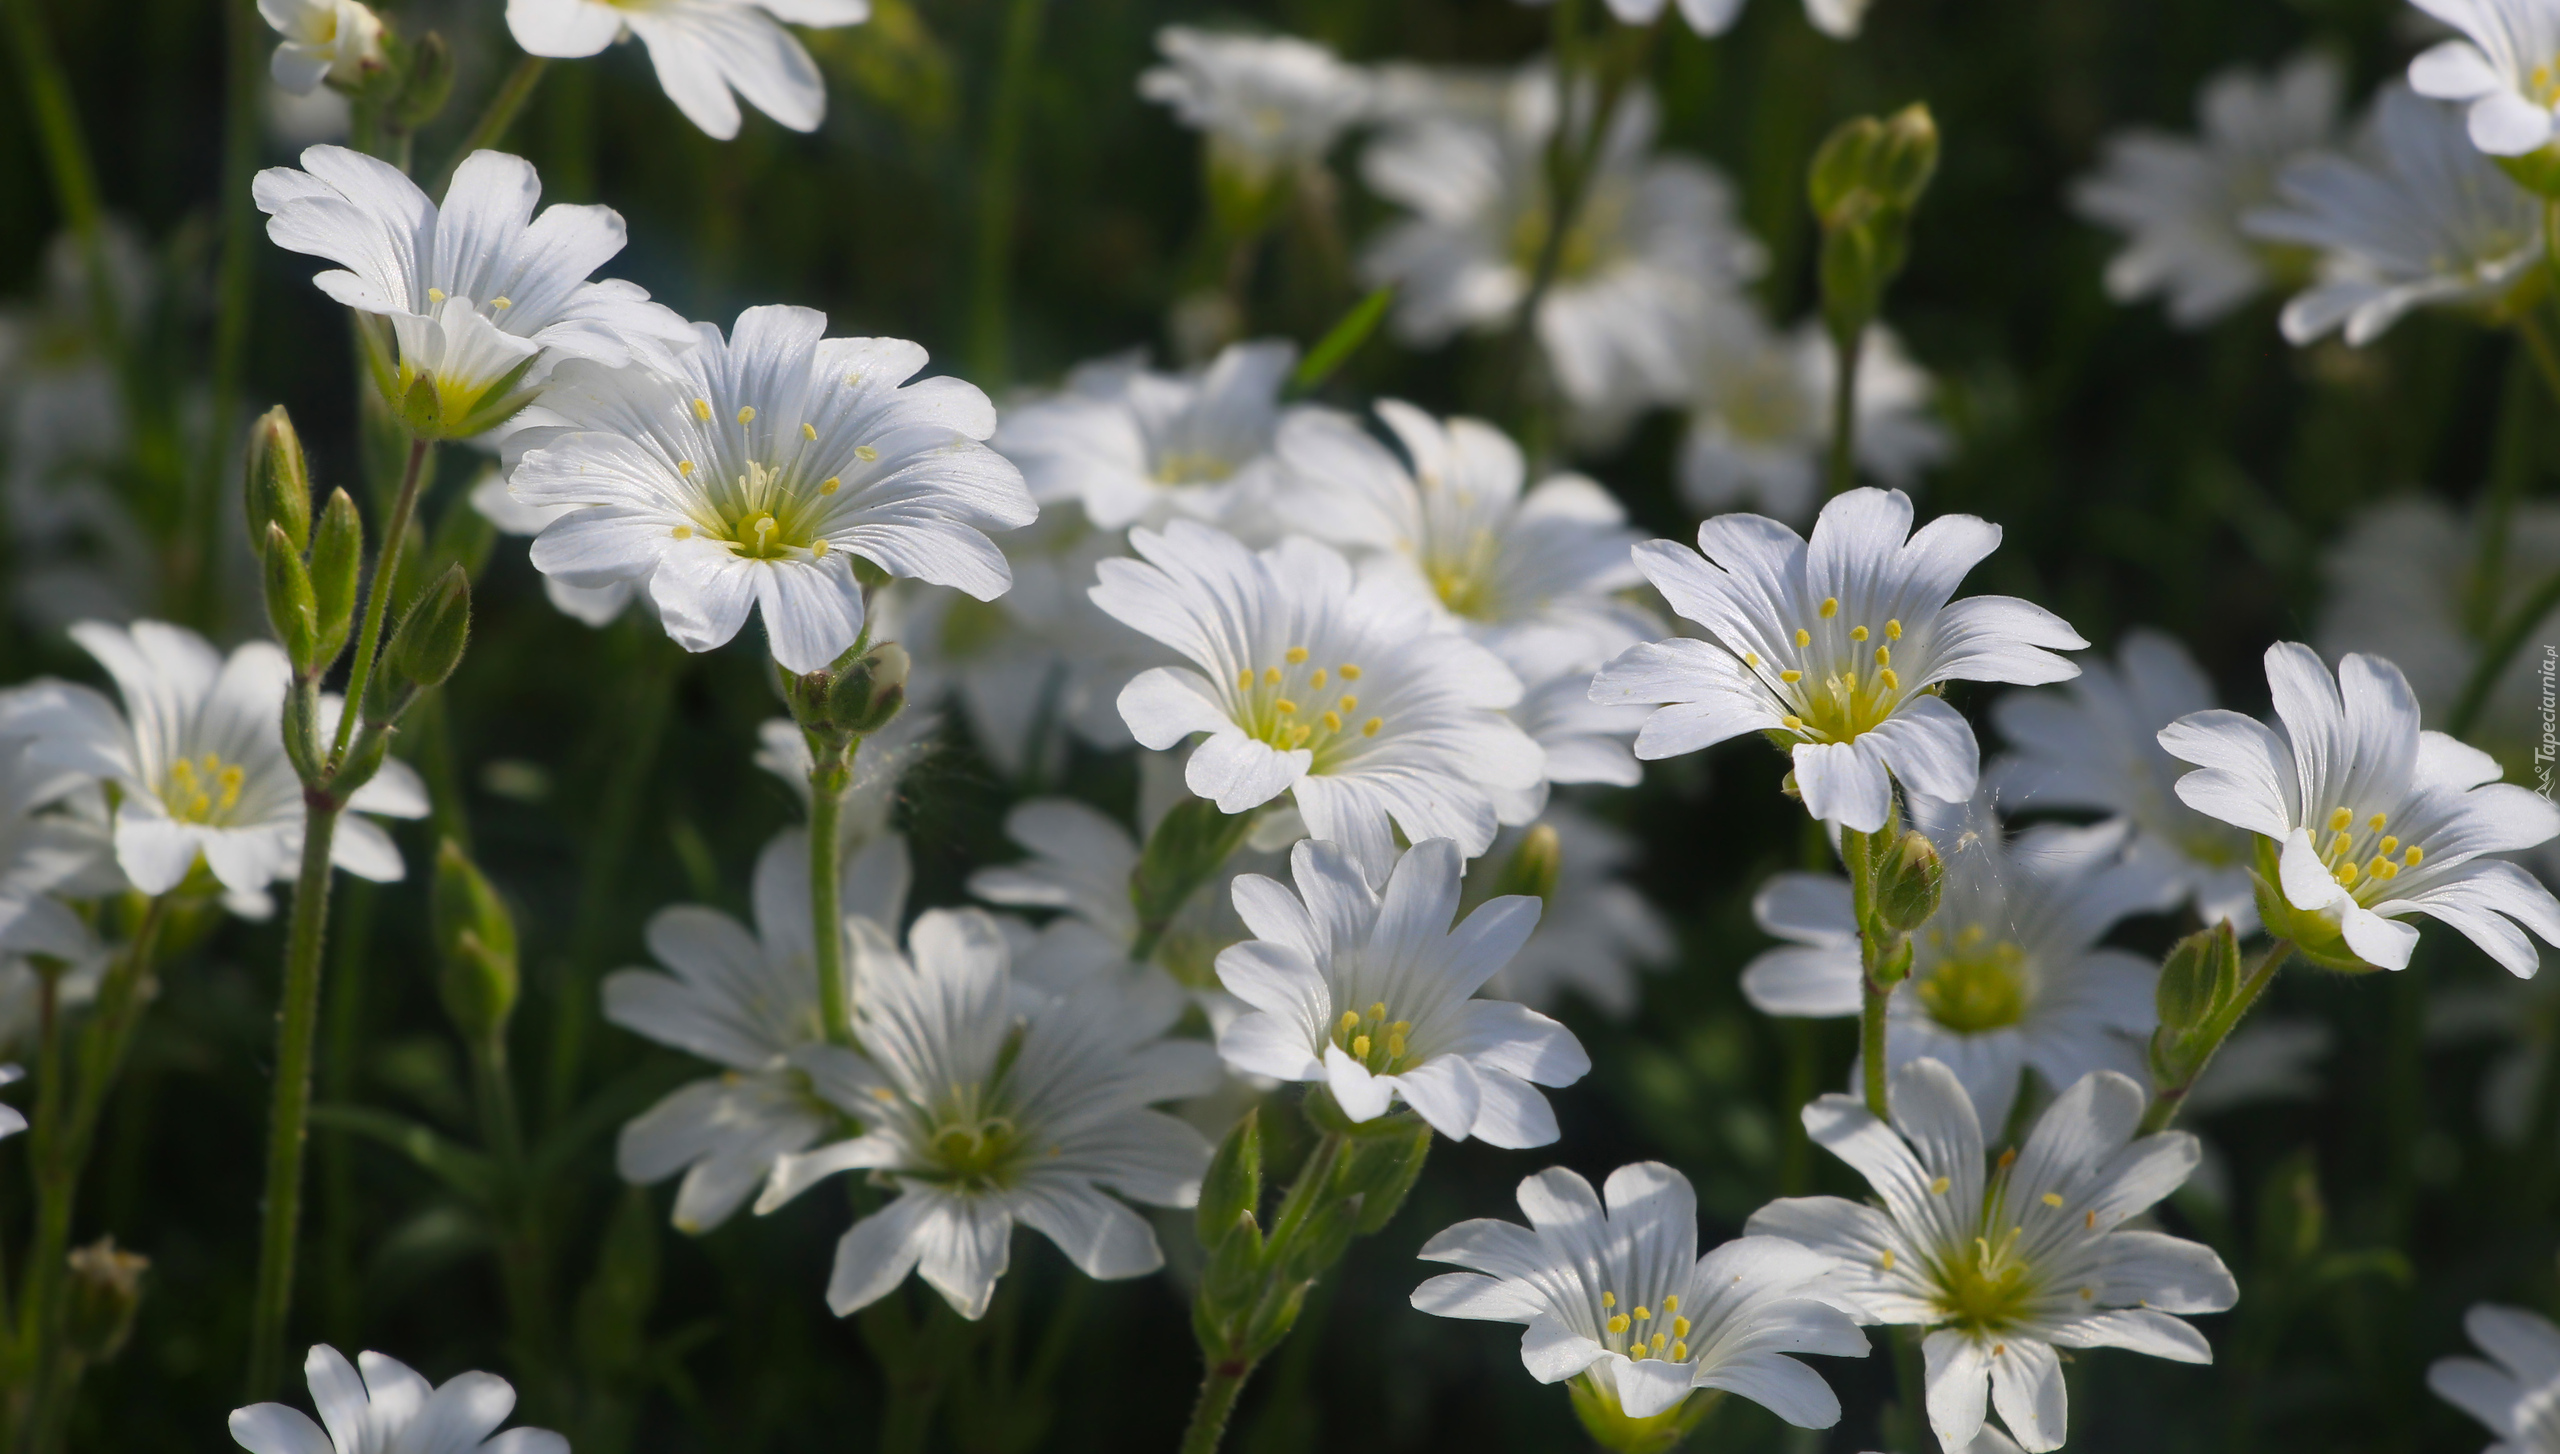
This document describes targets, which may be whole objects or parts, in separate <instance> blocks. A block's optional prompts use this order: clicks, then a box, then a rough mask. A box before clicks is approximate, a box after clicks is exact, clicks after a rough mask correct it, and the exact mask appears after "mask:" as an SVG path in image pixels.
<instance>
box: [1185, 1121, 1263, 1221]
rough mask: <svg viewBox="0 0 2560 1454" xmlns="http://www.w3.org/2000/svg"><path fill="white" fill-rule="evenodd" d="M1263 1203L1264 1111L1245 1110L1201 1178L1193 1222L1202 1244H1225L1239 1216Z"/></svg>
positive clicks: (1248, 1212)
mask: <svg viewBox="0 0 2560 1454" xmlns="http://www.w3.org/2000/svg"><path fill="white" fill-rule="evenodd" d="M1261 1205H1262V1113H1261V1111H1260V1110H1259V1109H1256V1110H1251V1111H1247V1112H1245V1113H1244V1119H1243V1120H1241V1121H1238V1122H1236V1126H1235V1129H1234V1130H1232V1131H1229V1132H1228V1133H1227V1138H1226V1139H1225V1140H1223V1141H1221V1142H1219V1143H1218V1154H1217V1155H1215V1156H1213V1157H1211V1158H1210V1159H1209V1172H1208V1174H1207V1175H1206V1176H1204V1177H1202V1178H1201V1180H1200V1206H1199V1209H1198V1211H1197V1212H1196V1213H1195V1218H1194V1223H1193V1225H1194V1226H1196V1227H1197V1228H1198V1229H1199V1232H1200V1245H1201V1246H1203V1247H1207V1248H1210V1249H1212V1250H1213V1251H1214V1250H1217V1249H1219V1248H1221V1247H1223V1246H1224V1241H1223V1239H1224V1238H1225V1237H1227V1235H1228V1234H1230V1233H1232V1232H1233V1231H1235V1229H1236V1226H1237V1219H1238V1218H1239V1217H1246V1216H1250V1215H1251V1213H1252V1212H1253V1211H1254V1210H1255V1209H1256V1208H1258V1207H1260V1206H1261Z"/></svg>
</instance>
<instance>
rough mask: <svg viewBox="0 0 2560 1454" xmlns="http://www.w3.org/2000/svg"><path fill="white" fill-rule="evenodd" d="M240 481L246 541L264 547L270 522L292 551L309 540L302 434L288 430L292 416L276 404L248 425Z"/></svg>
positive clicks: (308, 484)
mask: <svg viewBox="0 0 2560 1454" xmlns="http://www.w3.org/2000/svg"><path fill="white" fill-rule="evenodd" d="M242 485H243V488H242V491H241V499H242V502H243V503H244V504H245V505H246V507H247V509H248V512H249V542H250V544H251V545H253V546H255V547H256V548H258V549H260V550H264V549H265V548H266V544H267V527H268V526H270V525H273V526H275V527H277V528H278V529H281V530H282V531H283V532H284V538H285V539H286V541H288V542H289V543H290V544H291V545H292V546H293V549H294V551H295V553H297V554H299V553H300V552H301V551H302V550H303V548H304V547H306V546H308V545H309V544H310V543H311V466H310V463H309V461H308V460H307V459H305V458H304V456H303V453H302V436H301V435H300V434H298V433H296V432H294V427H293V418H292V416H291V415H289V414H287V413H285V409H284V406H283V405H282V404H278V405H277V406H275V407H274V408H272V409H269V410H268V411H267V412H266V413H264V414H261V415H259V416H258V422H257V423H255V424H252V425H250V426H249V461H248V468H247V470H246V471H245V472H244V478H243V480H242Z"/></svg>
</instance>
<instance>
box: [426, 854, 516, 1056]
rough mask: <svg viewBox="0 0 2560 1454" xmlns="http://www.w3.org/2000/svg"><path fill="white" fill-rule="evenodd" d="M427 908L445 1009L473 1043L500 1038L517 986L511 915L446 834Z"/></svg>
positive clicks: (509, 1013) (493, 890)
mask: <svg viewBox="0 0 2560 1454" xmlns="http://www.w3.org/2000/svg"><path fill="white" fill-rule="evenodd" d="M430 913H431V915H432V917H433V920H434V924H435V937H436V950H437V954H438V957H439V958H440V959H441V960H442V967H441V969H440V971H439V973H438V976H437V980H436V990H437V993H438V994H439V995H440V996H441V997H442V998H443V1000H444V1010H445V1013H446V1014H447V1015H449V1016H451V1017H452V1019H453V1023H454V1027H455V1028H456V1029H458V1030H460V1031H461V1032H462V1034H463V1036H464V1037H465V1038H466V1039H468V1040H470V1041H472V1042H473V1043H474V1044H489V1043H492V1042H495V1041H497V1040H500V1039H503V1038H504V1037H505V1035H506V1031H507V1020H508V1018H509V1017H510V1016H512V1015H513V1014H514V1013H515V1008H516V995H517V991H518V989H519V986H520V980H519V978H518V975H517V970H516V921H515V916H514V915H512V914H510V913H509V912H508V911H507V905H506V901H505V900H504V899H502V898H500V897H499V896H498V891H497V890H496V889H495V888H494V887H492V886H491V885H490V883H489V880H488V878H487V877H486V876H484V875H483V874H482V873H481V872H480V869H479V867H478V866H477V865H475V864H474V863H472V861H471V859H470V856H469V855H467V854H465V853H464V852H463V851H462V847H461V845H459V844H457V843H455V842H454V841H453V840H452V839H450V838H448V839H446V840H445V841H444V843H443V845H442V846H441V847H439V848H438V849H437V850H436V881H435V888H434V890H433V892H432V894H431V909H430Z"/></svg>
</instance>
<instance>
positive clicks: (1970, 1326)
mask: <svg viewBox="0 0 2560 1454" xmlns="http://www.w3.org/2000/svg"><path fill="white" fill-rule="evenodd" d="M2025 1230H2026V1229H2025V1228H2023V1227H2011V1228H2010V1229H2009V1233H2008V1235H2007V1236H2005V1237H2002V1238H2001V1239H2000V1240H1999V1242H1997V1243H1996V1244H1995V1243H1994V1242H1993V1241H1992V1240H1991V1239H1990V1238H1988V1237H1976V1238H1974V1239H1973V1245H1972V1246H1971V1247H1967V1248H1962V1249H1958V1250H1955V1251H1952V1252H1951V1253H1950V1254H1949V1255H1948V1257H1947V1259H1946V1261H1945V1262H1944V1263H1942V1264H1941V1265H1940V1266H1939V1268H1938V1277H1937V1283H1938V1286H1937V1294H1936V1300H1937V1304H1938V1310H1939V1311H1940V1312H1942V1313H1944V1314H1945V1315H1946V1317H1947V1320H1948V1321H1949V1322H1952V1323H1954V1324H1955V1325H1956V1326H1957V1327H1959V1328H1964V1329H1967V1330H1970V1331H1973V1332H1998V1331H2000V1330H2001V1329H2003V1328H2007V1327H2010V1326H2012V1325H2014V1324H2015V1323H2017V1322H2018V1321H2019V1319H2020V1318H2021V1317H2023V1316H2024V1315H2025V1313H2026V1311H2027V1305H2028V1304H2029V1303H2030V1302H2032V1301H2033V1300H2034V1298H2035V1293H2036V1286H2035V1275H2034V1269H2033V1268H2031V1267H2029V1266H2028V1265H2027V1261H2026V1259H2025V1258H2023V1257H2021V1256H2019V1255H2018V1239H2019V1237H2020V1235H2021V1234H2022V1233H2024V1231H2025Z"/></svg>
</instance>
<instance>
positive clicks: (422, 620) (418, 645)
mask: <svg viewBox="0 0 2560 1454" xmlns="http://www.w3.org/2000/svg"><path fill="white" fill-rule="evenodd" d="M470 641H471V578H470V577H469V576H466V575H464V574H463V573H462V567H461V566H458V565H454V566H447V567H446V568H445V573H444V575H443V577H442V578H441V579H439V580H438V581H437V582H436V583H435V584H434V585H432V586H429V587H427V591H426V594H424V595H422V596H420V597H419V598H418V602H417V604H416V605H414V606H411V607H410V608H409V614H408V615H406V616H403V617H401V618H400V629H399V630H397V631H394V632H393V633H391V650H390V653H389V655H390V659H391V669H392V670H393V671H395V672H397V673H399V675H400V677H401V679H402V680H404V681H406V682H407V683H408V684H409V685H410V686H412V687H414V688H416V689H418V690H420V691H424V690H425V689H427V688H429V687H440V686H442V685H444V681H445V678H447V677H449V676H452V675H453V669H454V668H455V667H457V666H460V665H461V664H462V649H463V648H464V647H465V646H467V645H469V644H470Z"/></svg>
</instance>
